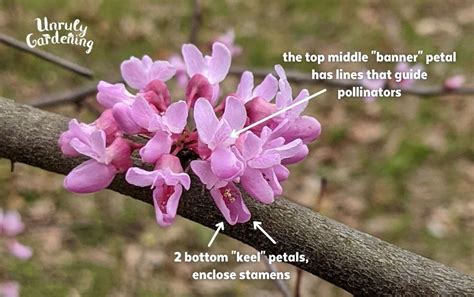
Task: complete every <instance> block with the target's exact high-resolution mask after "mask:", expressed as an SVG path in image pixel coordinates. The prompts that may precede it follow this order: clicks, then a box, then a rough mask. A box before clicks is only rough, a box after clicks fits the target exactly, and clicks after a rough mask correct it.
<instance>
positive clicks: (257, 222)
mask: <svg viewBox="0 0 474 297" xmlns="http://www.w3.org/2000/svg"><path fill="white" fill-rule="evenodd" d="M261 225H262V222H259V221H253V228H254V229H255V230H257V229H259V230H260V231H262V233H263V234H265V236H266V237H267V238H268V239H270V241H271V242H273V244H276V241H275V239H273V238H272V237H271V236H270V235H268V233H267V231H265V230H263V228H262V226H261Z"/></svg>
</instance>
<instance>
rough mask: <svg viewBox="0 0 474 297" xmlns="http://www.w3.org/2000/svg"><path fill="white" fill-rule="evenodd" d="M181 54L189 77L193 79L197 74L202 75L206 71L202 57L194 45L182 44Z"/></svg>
mask: <svg viewBox="0 0 474 297" xmlns="http://www.w3.org/2000/svg"><path fill="white" fill-rule="evenodd" d="M181 52H182V54H183V59H184V63H185V64H186V70H187V71H188V75H189V77H193V76H194V75H195V74H197V73H200V74H204V71H205V69H206V64H205V62H204V57H203V56H202V53H201V51H200V50H199V49H198V48H197V47H196V46H195V45H194V44H184V45H183V47H182V49H181Z"/></svg>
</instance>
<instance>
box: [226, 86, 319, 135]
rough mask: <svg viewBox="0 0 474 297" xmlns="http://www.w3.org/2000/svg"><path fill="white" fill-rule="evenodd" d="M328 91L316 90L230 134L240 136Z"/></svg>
mask: <svg viewBox="0 0 474 297" xmlns="http://www.w3.org/2000/svg"><path fill="white" fill-rule="evenodd" d="M326 91H327V90H326V89H323V90H321V91H319V92H316V93H314V94H313V95H310V96H308V97H306V98H304V99H302V100H299V101H298V102H296V103H293V104H291V105H290V106H287V107H285V108H283V109H280V110H279V111H277V112H275V113H273V114H271V115H269V116H267V117H264V118H263V119H261V120H259V121H256V122H255V123H252V124H251V125H248V126H247V127H245V128H243V129H240V130H238V131H235V130H232V133H231V134H230V137H233V138H237V137H239V135H240V134H241V133H243V132H245V131H247V130H250V129H252V128H253V127H255V126H258V125H260V124H261V123H263V122H266V121H268V120H270V119H271V118H273V117H276V116H277V115H280V114H282V113H284V112H286V111H288V110H290V109H292V108H293V107H295V106H298V105H300V104H303V103H305V102H307V101H309V100H311V99H313V98H314V97H317V96H319V95H321V94H322V93H324V92H326Z"/></svg>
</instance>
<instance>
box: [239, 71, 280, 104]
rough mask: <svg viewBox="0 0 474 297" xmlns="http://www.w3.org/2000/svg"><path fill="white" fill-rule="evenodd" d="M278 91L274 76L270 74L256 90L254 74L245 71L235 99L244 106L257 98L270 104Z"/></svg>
mask: <svg viewBox="0 0 474 297" xmlns="http://www.w3.org/2000/svg"><path fill="white" fill-rule="evenodd" d="M277 91H278V81H277V79H276V78H275V77H274V76H273V75H272V74H268V75H267V76H266V77H265V78H264V79H263V81H262V82H261V83H260V84H259V85H258V86H256V87H255V88H254V79H253V73H252V72H250V71H245V72H244V73H242V77H241V78H240V83H239V85H238V86H237V91H236V93H235V97H236V98H238V99H239V100H240V101H242V102H243V103H244V104H245V103H247V102H249V101H250V100H252V99H254V98H257V97H258V98H261V99H263V100H265V101H267V102H269V101H271V100H272V99H273V98H274V97H275V95H276V93H277Z"/></svg>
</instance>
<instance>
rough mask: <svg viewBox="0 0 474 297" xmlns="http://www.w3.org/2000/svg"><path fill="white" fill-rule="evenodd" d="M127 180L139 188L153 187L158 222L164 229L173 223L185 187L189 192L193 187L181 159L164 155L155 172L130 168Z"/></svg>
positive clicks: (159, 160)
mask: <svg viewBox="0 0 474 297" xmlns="http://www.w3.org/2000/svg"><path fill="white" fill-rule="evenodd" d="M126 180H127V182H129V183H130V184H132V185H136V186H139V187H147V186H151V189H152V190H153V203H154V206H155V215H156V221H157V222H158V224H160V225H161V226H163V227H166V226H169V225H171V224H172V223H173V221H174V219H175V217H176V212H177V210H178V204H179V200H180V198H181V194H182V191H183V187H184V188H185V189H186V190H189V187H190V185H191V179H190V178H189V175H187V174H186V173H183V169H182V167H181V164H180V161H179V159H178V158H177V157H176V156H173V155H170V154H163V155H162V156H161V157H160V158H159V159H158V161H157V163H156V166H155V170H153V171H146V170H143V169H141V168H137V167H132V168H130V169H129V170H128V171H127V175H126Z"/></svg>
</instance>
